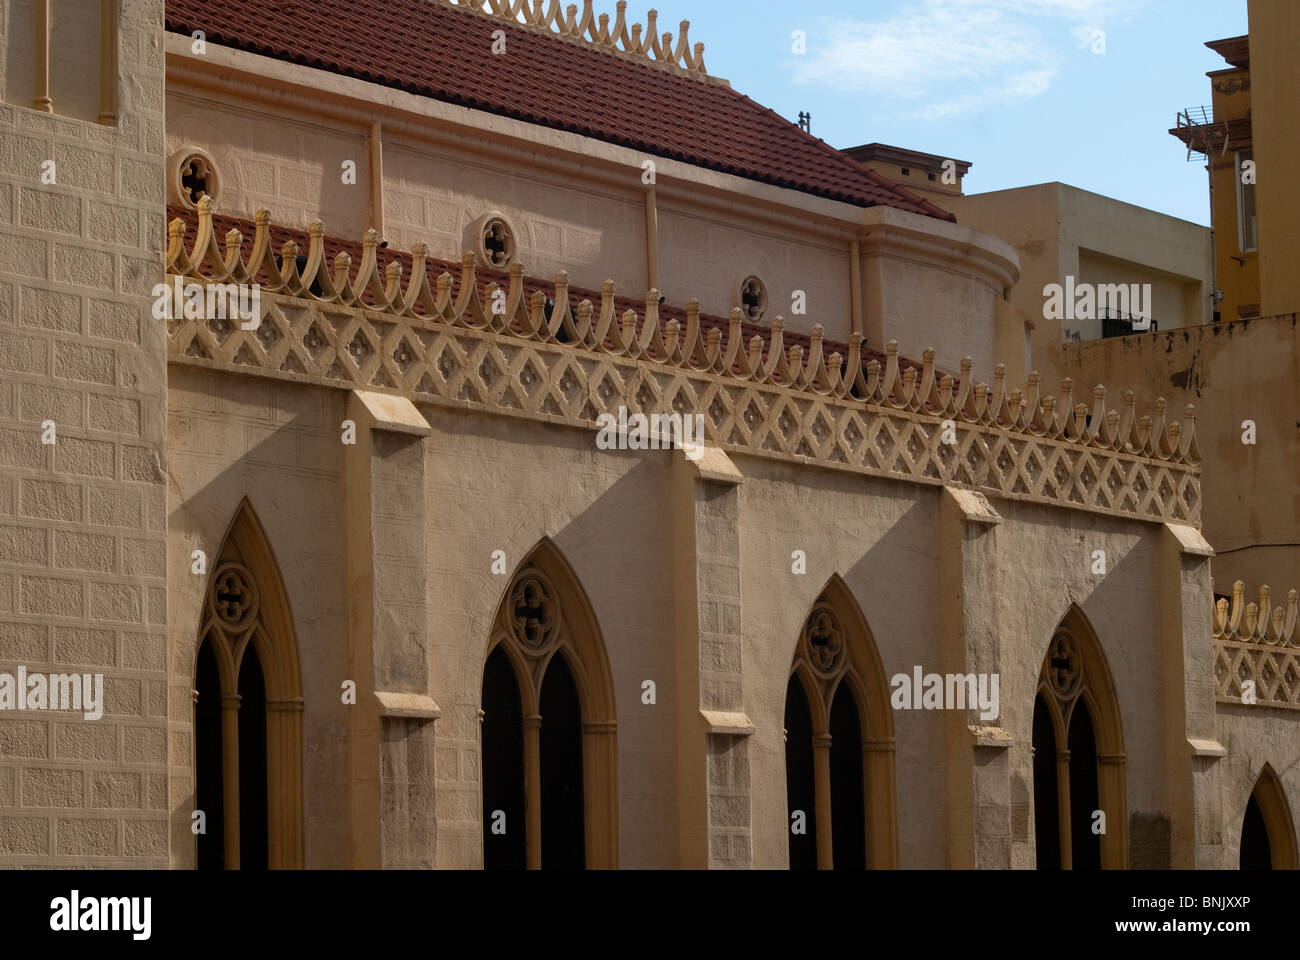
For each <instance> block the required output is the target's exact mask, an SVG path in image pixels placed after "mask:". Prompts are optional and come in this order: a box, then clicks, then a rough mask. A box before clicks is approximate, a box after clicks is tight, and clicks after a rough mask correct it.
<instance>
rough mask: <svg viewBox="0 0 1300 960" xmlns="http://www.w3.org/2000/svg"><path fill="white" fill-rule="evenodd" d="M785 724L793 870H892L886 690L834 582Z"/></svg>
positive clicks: (802, 658)
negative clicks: (868, 868)
mask: <svg viewBox="0 0 1300 960" xmlns="http://www.w3.org/2000/svg"><path fill="white" fill-rule="evenodd" d="M785 717H786V797H787V801H788V804H789V807H788V809H787V816H789V817H790V818H791V819H790V821H789V822H788V823H787V832H788V835H789V838H790V866H791V868H800V867H807V868H811V867H818V868H820V869H823V870H826V869H832V868H834V869H862V868H863V867H873V868H885V867H894V866H897V864H898V838H897V832H896V826H895V823H896V817H895V799H894V728H893V716H892V714H891V711H890V709H889V688H888V686H887V685H886V683H885V674H884V669H883V667H882V666H881V663H880V657H879V654H878V653H877V652H876V644H875V641H874V640H873V639H872V637H871V631H870V630H869V629H868V627H867V624H866V621H865V619H863V617H862V614H861V611H860V610H859V609H858V606H857V603H856V601H855V600H854V599H853V595H852V593H851V592H850V591H849V589H848V587H847V586H846V585H845V584H844V582H843V581H842V580H840V579H839V578H838V577H835V578H832V580H831V581H830V583H828V584H827V585H826V587H825V589H823V591H822V593H821V595H820V596H819V597H818V599H817V601H816V603H814V604H813V607H812V610H811V611H810V612H809V614H808V617H807V619H806V620H805V621H804V626H803V629H802V630H801V631H800V634H799V641H798V643H797V645H796V647H795V653H794V659H793V661H792V663H791V666H790V679H789V683H788V686H787V689H786V712H785ZM796 804H799V805H798V806H796ZM797 811H798V812H802V814H803V816H802V818H800V817H799V816H798V814H797ZM796 824H797V825H799V826H802V827H803V829H804V831H805V832H804V833H799V832H797V831H796Z"/></svg>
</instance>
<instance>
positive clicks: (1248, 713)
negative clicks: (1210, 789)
mask: <svg viewBox="0 0 1300 960" xmlns="http://www.w3.org/2000/svg"><path fill="white" fill-rule="evenodd" d="M1218 714H1219V716H1218V721H1219V722H1218V727H1219V742H1220V743H1222V744H1223V746H1224V747H1226V748H1227V750H1228V755H1227V756H1226V757H1224V758H1223V759H1222V760H1220V761H1219V765H1220V766H1221V767H1222V768H1223V775H1222V776H1223V818H1222V830H1223V865H1222V868H1221V869H1224V870H1236V869H1237V867H1238V866H1239V865H1240V862H1241V825H1242V820H1243V819H1244V817H1245V813H1246V805H1247V803H1249V801H1250V795H1251V792H1252V791H1253V790H1254V789H1255V785H1256V783H1257V782H1258V781H1259V776H1260V773H1261V772H1262V771H1263V769H1264V765H1265V764H1267V765H1269V766H1270V767H1272V768H1273V772H1274V773H1275V774H1277V777H1278V779H1279V780H1280V781H1281V784H1282V790H1283V792H1284V793H1285V794H1286V799H1287V802H1288V804H1289V805H1290V807H1291V816H1292V824H1291V829H1292V831H1293V833H1294V834H1295V835H1300V811H1298V810H1297V809H1296V808H1297V798H1300V737H1297V736H1296V730H1295V728H1296V719H1297V718H1296V715H1295V711H1293V710H1284V709H1280V708H1276V707H1264V706H1258V705H1256V706H1244V705H1242V704H1219V706H1218Z"/></svg>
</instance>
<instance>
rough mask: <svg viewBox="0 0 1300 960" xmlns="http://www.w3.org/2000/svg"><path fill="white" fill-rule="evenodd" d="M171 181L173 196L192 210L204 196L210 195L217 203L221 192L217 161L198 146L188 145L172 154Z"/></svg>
mask: <svg viewBox="0 0 1300 960" xmlns="http://www.w3.org/2000/svg"><path fill="white" fill-rule="evenodd" d="M169 181H170V182H169V184H168V185H169V186H170V188H171V193H172V195H173V197H174V198H175V199H176V200H178V201H180V203H181V205H182V206H184V207H186V208H187V209H190V210H195V209H197V208H198V205H199V201H200V200H202V199H203V198H204V197H210V198H211V199H212V202H213V203H214V204H215V203H216V202H217V198H218V196H219V194H220V193H221V177H220V175H219V174H218V173H217V164H216V162H215V161H214V160H213V159H212V157H211V156H209V155H208V154H207V153H206V152H205V151H203V150H200V149H198V148H197V147H186V148H185V149H183V150H179V151H177V152H176V153H175V154H173V155H172V162H171V170H170V177H169Z"/></svg>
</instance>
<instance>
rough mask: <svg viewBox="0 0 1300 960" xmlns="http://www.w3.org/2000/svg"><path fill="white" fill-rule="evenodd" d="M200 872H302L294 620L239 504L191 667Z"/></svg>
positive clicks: (247, 511) (256, 528) (260, 538)
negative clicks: (200, 822) (202, 830)
mask: <svg viewBox="0 0 1300 960" xmlns="http://www.w3.org/2000/svg"><path fill="white" fill-rule="evenodd" d="M194 678H195V682H194V691H195V704H194V724H195V736H194V772H195V801H196V804H197V806H196V809H197V810H201V811H202V812H203V815H204V823H205V830H206V832H205V833H202V834H198V835H197V836H196V837H195V845H196V849H195V863H196V865H197V866H199V867H200V868H215V869H221V868H224V869H227V870H237V869H241V868H243V869H266V868H268V867H270V868H273V869H286V868H296V867H301V866H302V853H303V817H302V682H301V675H300V672H299V667H298V648H297V641H296V638H295V636H294V631H293V618H292V616H291V614H290V612H289V607H288V602H287V600H286V598H285V593H284V586H283V583H282V581H281V579H280V572H279V568H278V567H277V565H276V562H275V557H274V555H273V554H272V552H271V549H270V545H269V544H268V542H267V540H266V535H265V533H264V532H263V530H262V527H261V524H260V523H259V522H258V520H257V517H256V516H255V515H254V513H253V510H252V508H251V507H250V506H249V504H248V502H247V501H245V502H244V503H242V504H241V505H240V508H239V510H238V511H237V513H236V517H235V520H234V523H233V524H232V525H231V528H230V532H229V533H228V534H227V535H226V539H225V542H224V543H223V545H222V547H221V550H220V551H219V552H218V554H217V561H216V564H215V567H214V569H213V572H212V575H211V577H210V579H209V581H208V587H207V594H206V596H205V598H204V618H203V625H202V628H201V629H200V632H199V643H198V650H197V656H196V659H195V665H194Z"/></svg>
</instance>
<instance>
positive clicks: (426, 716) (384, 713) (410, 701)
mask: <svg viewBox="0 0 1300 960" xmlns="http://www.w3.org/2000/svg"><path fill="white" fill-rule="evenodd" d="M375 702H376V703H378V704H379V715H380V716H381V717H408V718H414V719H417V720H437V719H438V718H439V717H441V716H442V709H441V708H440V707H439V706H438V704H437V703H435V702H434V700H433V697H426V696H425V695H424V694H420V693H390V692H387V691H381V690H376V691H375Z"/></svg>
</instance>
